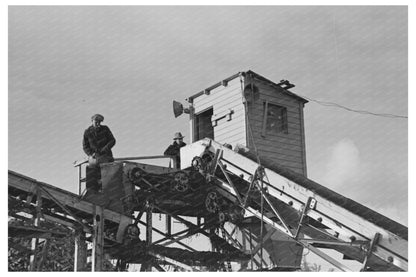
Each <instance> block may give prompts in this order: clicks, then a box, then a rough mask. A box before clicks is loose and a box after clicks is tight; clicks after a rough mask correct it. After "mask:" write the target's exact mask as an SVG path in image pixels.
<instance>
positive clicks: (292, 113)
mask: <svg viewBox="0 0 416 277" xmlns="http://www.w3.org/2000/svg"><path fill="white" fill-rule="evenodd" d="M264 102H265V101H262V100H258V101H256V102H255V103H254V105H253V104H251V105H250V106H249V112H250V114H251V115H263V113H264ZM269 103H270V104H277V105H279V106H282V107H286V110H287V117H291V118H294V119H296V120H298V122H299V120H300V114H299V106H297V107H296V108H295V107H288V106H285V105H283V104H282V103H279V102H277V101H269Z"/></svg>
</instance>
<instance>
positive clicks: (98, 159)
mask: <svg viewBox="0 0 416 277" xmlns="http://www.w3.org/2000/svg"><path fill="white" fill-rule="evenodd" d="M103 120H104V116H102V115H101V114H95V115H93V116H92V117H91V122H92V124H91V126H90V127H88V128H87V129H86V130H85V132H84V138H83V140H82V146H83V149H84V152H85V154H87V155H88V161H89V165H88V167H87V180H88V179H90V180H96V181H98V179H100V178H101V177H100V175H101V174H100V169H99V167H98V165H99V164H100V163H108V162H112V161H114V158H113V152H111V148H112V147H113V146H114V145H115V144H116V139H115V138H114V136H113V134H112V133H111V131H110V128H108V127H107V126H104V125H101V122H102V121H103ZM89 177H90V178H89ZM96 181H92V182H87V183H89V184H90V185H87V189H89V188H93V189H94V190H98V189H99V185H98V183H97V182H96Z"/></svg>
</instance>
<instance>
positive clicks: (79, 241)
mask: <svg viewBox="0 0 416 277" xmlns="http://www.w3.org/2000/svg"><path fill="white" fill-rule="evenodd" d="M86 264H87V243H86V237H85V232H83V231H79V232H78V233H77V234H76V235H75V253H74V271H75V272H77V271H84V269H85V267H86Z"/></svg>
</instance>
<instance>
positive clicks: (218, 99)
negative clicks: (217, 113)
mask: <svg viewBox="0 0 416 277" xmlns="http://www.w3.org/2000/svg"><path fill="white" fill-rule="evenodd" d="M236 80H237V81H236ZM233 97H236V98H237V97H240V98H241V88H240V82H239V79H238V78H236V79H234V80H232V81H230V82H229V83H228V86H226V87H223V86H221V87H218V88H216V89H213V90H212V91H211V92H210V94H209V95H205V94H204V95H201V96H199V97H197V98H195V99H194V107H195V112H196V113H199V112H200V111H202V110H204V109H206V108H208V107H211V106H214V105H216V104H218V103H222V102H223V101H226V100H227V99H228V101H227V102H228V103H230V102H233V101H235V100H230V98H233ZM240 102H241V100H240Z"/></svg>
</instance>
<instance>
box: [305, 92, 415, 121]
mask: <svg viewBox="0 0 416 277" xmlns="http://www.w3.org/2000/svg"><path fill="white" fill-rule="evenodd" d="M298 95H299V96H300V97H302V98H305V99H306V100H308V101H312V102H315V103H317V104H319V105H322V106H326V107H335V108H340V109H344V110H347V111H349V112H354V113H359V114H366V115H373V116H380V117H389V118H402V119H404V118H405V119H407V118H408V117H407V116H405V115H396V114H390V113H374V112H370V111H365V110H355V109H351V108H348V107H345V106H343V105H340V104H337V103H333V102H326V101H320V100H315V99H312V98H308V97H306V96H303V95H300V94H298Z"/></svg>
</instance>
